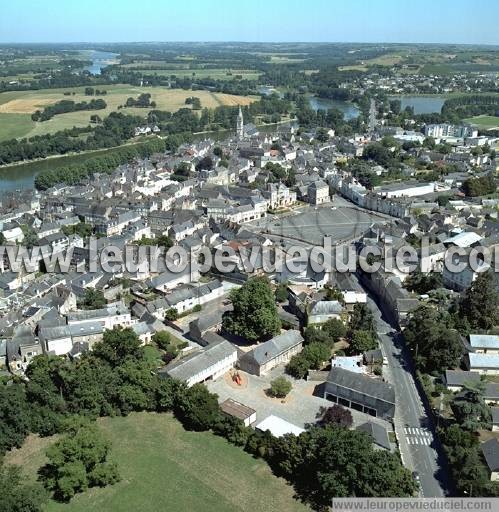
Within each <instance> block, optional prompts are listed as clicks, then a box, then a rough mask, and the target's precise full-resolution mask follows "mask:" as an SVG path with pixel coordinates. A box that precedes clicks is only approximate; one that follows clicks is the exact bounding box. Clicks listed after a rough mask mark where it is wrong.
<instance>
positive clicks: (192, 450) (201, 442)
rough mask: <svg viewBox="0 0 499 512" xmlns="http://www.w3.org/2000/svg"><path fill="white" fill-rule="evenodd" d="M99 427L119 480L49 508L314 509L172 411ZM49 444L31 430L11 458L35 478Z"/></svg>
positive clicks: (74, 511)
mask: <svg viewBox="0 0 499 512" xmlns="http://www.w3.org/2000/svg"><path fill="white" fill-rule="evenodd" d="M99 425H100V427H101V428H102V431H103V432H104V433H105V435H106V436H107V437H108V438H109V439H110V440H111V441H112V451H111V458H112V459H113V460H114V461H115V462H117V464H118V467H119V471H120V475H121V481H120V482H119V483H117V484H116V485H114V486H110V487H106V488H104V489H100V488H98V489H97V488H94V489H90V490H89V491H87V492H85V493H83V494H80V495H78V496H77V497H75V498H73V500H72V501H71V502H70V503H69V504H61V503H56V502H53V501H51V502H49V504H48V505H47V506H46V508H45V510H46V512H80V511H81V512H87V511H89V510H95V511H97V512H100V511H106V512H125V511H126V512H128V511H130V510H147V511H148V512H155V511H158V512H163V511H165V510H172V511H175V512H183V511H185V512H196V511H203V512H211V511H213V512H234V511H243V512H244V511H248V512H254V511H258V512H265V511H268V512H270V511H275V510H286V511H289V512H292V511H305V510H309V509H308V508H307V507H305V506H304V505H302V504H301V503H299V502H297V501H296V500H295V499H294V498H293V490H292V488H291V487H290V486H288V485H287V484H286V483H285V481H284V480H282V479H279V478H277V477H275V476H273V475H272V473H271V472H270V470H269V468H268V466H267V465H266V463H264V462H263V461H261V460H257V459H254V458H253V457H251V456H250V455H248V454H247V453H245V452H243V451H242V450H241V449H240V448H237V447H235V446H232V445H230V444H229V443H227V442H226V441H225V440H224V439H222V438H219V437H217V436H215V435H213V434H210V433H207V432H204V433H198V432H186V431H185V430H184V429H183V428H182V426H181V425H180V423H179V422H178V421H177V420H175V419H174V418H173V417H172V416H171V415H169V414H153V413H134V414H131V415H130V416H128V417H118V418H104V419H102V420H99ZM49 443H50V440H48V439H45V440H40V439H39V438H37V437H35V436H31V437H30V439H29V441H28V442H27V443H26V444H25V445H24V446H23V447H22V448H21V449H20V450H14V453H10V454H8V456H7V462H17V463H23V465H24V466H25V467H26V472H27V476H28V477H30V478H34V474H35V470H34V466H39V465H40V464H41V463H43V460H44V459H43V455H42V456H40V453H41V452H43V451H44V450H45V449H46V446H47V445H48V444H49ZM30 445H34V446H35V448H34V449H33V447H32V446H30Z"/></svg>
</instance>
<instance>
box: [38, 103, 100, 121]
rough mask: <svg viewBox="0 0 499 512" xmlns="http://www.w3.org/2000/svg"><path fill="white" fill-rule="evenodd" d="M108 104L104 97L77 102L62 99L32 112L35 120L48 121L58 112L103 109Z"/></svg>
mask: <svg viewBox="0 0 499 512" xmlns="http://www.w3.org/2000/svg"><path fill="white" fill-rule="evenodd" d="M106 107H107V104H106V102H105V101H104V100H102V99H97V100H90V101H88V102H87V101H81V102H79V103H76V102H74V101H72V100H61V101H58V102H57V103H54V104H53V105H49V106H47V107H45V108H44V109H43V110H37V111H36V112H34V113H33V114H31V119H32V120H33V121H48V120H49V119H52V118H53V117H54V116H56V115H58V114H66V113H67V112H78V111H80V110H102V109H104V108H106Z"/></svg>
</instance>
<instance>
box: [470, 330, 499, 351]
mask: <svg viewBox="0 0 499 512" xmlns="http://www.w3.org/2000/svg"><path fill="white" fill-rule="evenodd" d="M470 345H471V347H472V348H474V349H481V348H484V349H496V350H499V336H497V335H496V334H470Z"/></svg>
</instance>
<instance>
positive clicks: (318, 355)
mask: <svg viewBox="0 0 499 512" xmlns="http://www.w3.org/2000/svg"><path fill="white" fill-rule="evenodd" d="M302 354H303V357H304V358H305V359H306V360H307V361H308V365H309V366H308V367H309V368H312V369H314V370H319V369H320V368H321V367H322V364H323V363H324V361H328V360H329V358H330V357H331V349H330V348H329V346H328V345H325V344H324V343H310V344H309V345H307V346H306V347H305V348H304V349H303V351H302Z"/></svg>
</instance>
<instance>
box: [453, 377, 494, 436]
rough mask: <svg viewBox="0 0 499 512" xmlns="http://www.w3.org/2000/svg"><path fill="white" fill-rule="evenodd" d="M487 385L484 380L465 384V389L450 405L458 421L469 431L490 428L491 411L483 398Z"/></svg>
mask: <svg viewBox="0 0 499 512" xmlns="http://www.w3.org/2000/svg"><path fill="white" fill-rule="evenodd" d="M484 389H485V385H484V383H482V382H478V383H474V384H473V385H472V384H466V383H465V384H464V386H463V390H462V391H461V392H460V393H459V394H458V395H457V396H456V397H454V399H453V400H452V402H451V404H450V406H451V409H452V413H453V414H454V418H456V422H457V423H458V424H459V425H460V426H461V427H462V428H464V429H465V430H468V431H469V432H476V431H477V430H480V429H483V428H490V425H491V419H492V418H491V413H490V409H489V407H488V405H487V404H486V403H485V400H484V399H483V392H484Z"/></svg>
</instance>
